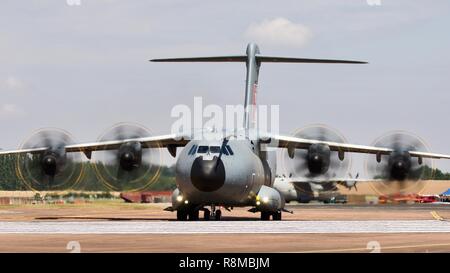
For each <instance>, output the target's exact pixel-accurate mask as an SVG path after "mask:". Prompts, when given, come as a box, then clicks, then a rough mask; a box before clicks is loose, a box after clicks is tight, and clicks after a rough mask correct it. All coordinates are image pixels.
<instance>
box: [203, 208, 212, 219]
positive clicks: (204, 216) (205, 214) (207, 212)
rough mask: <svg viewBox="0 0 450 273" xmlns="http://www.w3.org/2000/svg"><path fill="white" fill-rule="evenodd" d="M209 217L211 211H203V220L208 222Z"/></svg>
mask: <svg viewBox="0 0 450 273" xmlns="http://www.w3.org/2000/svg"><path fill="white" fill-rule="evenodd" d="M210 216H211V211H210V210H209V209H205V210H204V211H203V218H204V219H205V221H209V219H210Z"/></svg>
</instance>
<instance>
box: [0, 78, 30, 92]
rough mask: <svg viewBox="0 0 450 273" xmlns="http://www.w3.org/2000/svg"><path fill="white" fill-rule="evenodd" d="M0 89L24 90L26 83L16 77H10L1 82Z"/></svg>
mask: <svg viewBox="0 0 450 273" xmlns="http://www.w3.org/2000/svg"><path fill="white" fill-rule="evenodd" d="M0 87H2V88H5V89H8V90H23V89H24V88H25V83H24V82H23V81H21V80H20V79H18V78H16V77H14V76H8V77H7V78H6V79H4V80H2V81H0Z"/></svg>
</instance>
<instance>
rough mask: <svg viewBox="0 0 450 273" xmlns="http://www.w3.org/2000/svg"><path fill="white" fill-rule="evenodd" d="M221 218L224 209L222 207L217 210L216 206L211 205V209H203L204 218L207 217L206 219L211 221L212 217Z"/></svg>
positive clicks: (216, 219) (218, 219)
mask: <svg viewBox="0 0 450 273" xmlns="http://www.w3.org/2000/svg"><path fill="white" fill-rule="evenodd" d="M220 218H222V211H221V210H220V209H217V210H216V207H215V206H214V205H212V206H211V210H209V209H204V210H203V219H205V221H209V220H211V219H213V220H215V221H220Z"/></svg>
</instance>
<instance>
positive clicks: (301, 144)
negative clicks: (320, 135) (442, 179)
mask: <svg viewBox="0 0 450 273" xmlns="http://www.w3.org/2000/svg"><path fill="white" fill-rule="evenodd" d="M262 140H263V141H264V142H267V143H277V147H278V148H295V149H308V148H309V146H311V145H312V144H325V145H328V146H329V147H330V150H331V151H337V152H351V153H363V154H376V155H378V154H379V155H389V154H391V153H392V152H393V149H390V148H383V147H374V146H365V145H356V144H348V143H338V142H329V141H321V140H312V139H304V138H298V137H291V136H281V135H270V134H268V135H265V136H263V137H262ZM269 146H270V145H269ZM408 152H409V154H410V155H411V156H412V157H422V158H435V159H440V158H444V159H450V155H445V154H436V153H428V152H420V151H408Z"/></svg>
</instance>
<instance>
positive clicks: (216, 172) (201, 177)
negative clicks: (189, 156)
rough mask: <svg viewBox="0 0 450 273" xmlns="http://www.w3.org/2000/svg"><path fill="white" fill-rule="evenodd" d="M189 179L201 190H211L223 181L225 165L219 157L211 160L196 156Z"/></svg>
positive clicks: (218, 187)
mask: <svg viewBox="0 0 450 273" xmlns="http://www.w3.org/2000/svg"><path fill="white" fill-rule="evenodd" d="M191 181H192V184H193V185H194V187H196V188H197V189H198V190H200V191H203V192H213V191H216V190H218V189H220V188H221V187H222V186H223V184H224V183H225V167H224V165H223V162H222V160H221V159H219V158H218V157H217V156H214V158H213V159H212V160H203V157H197V158H196V159H195V160H194V163H193V164H192V169H191Z"/></svg>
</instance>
